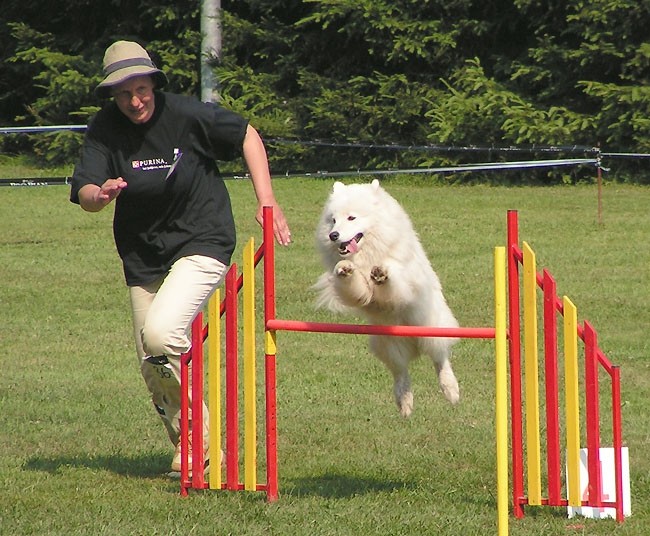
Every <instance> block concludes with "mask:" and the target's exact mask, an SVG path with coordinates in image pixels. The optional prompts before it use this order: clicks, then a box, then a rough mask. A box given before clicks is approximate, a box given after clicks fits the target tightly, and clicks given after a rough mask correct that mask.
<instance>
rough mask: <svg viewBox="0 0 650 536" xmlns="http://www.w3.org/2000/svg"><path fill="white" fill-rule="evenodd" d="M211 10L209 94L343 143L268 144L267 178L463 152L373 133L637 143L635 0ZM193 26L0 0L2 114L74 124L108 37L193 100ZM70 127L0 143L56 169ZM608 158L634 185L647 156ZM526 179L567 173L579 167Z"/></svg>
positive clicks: (110, 5) (265, 127) (287, 4)
mask: <svg viewBox="0 0 650 536" xmlns="http://www.w3.org/2000/svg"><path fill="white" fill-rule="evenodd" d="M222 7H223V12H222V24H223V54H222V57H221V58H220V61H219V62H218V65H215V73H216V79H217V80H218V81H219V88H218V89H219V92H220V94H221V97H222V101H223V104H224V105H226V106H229V107H232V108H234V109H236V110H238V111H240V112H242V113H243V114H245V115H246V116H248V117H250V118H251V120H252V121H253V122H254V123H255V124H256V126H258V127H259V130H260V131H261V132H262V133H263V135H264V136H265V137H266V138H267V139H289V140H328V141H335V142H354V143H356V144H357V146H356V147H354V148H353V149H345V148H340V147H334V146H332V147H328V148H327V149H324V148H323V147H314V146H307V145H300V144H288V143H277V144H272V145H271V150H270V154H271V157H272V165H273V167H274V169H275V170H276V171H278V172H281V171H282V172H283V171H285V170H286V171H298V170H310V171H312V170H316V169H328V170H340V169H359V168H361V169H364V168H365V169H367V168H371V167H383V168H387V167H401V166H409V167H414V166H424V165H440V164H453V163H458V162H462V161H468V160H471V159H476V158H477V156H476V155H470V156H467V153H460V152H454V151H447V152H441V151H424V150H415V149H413V150H410V151H404V150H401V151H397V150H384V151H380V150H376V149H375V148H369V147H368V145H371V144H397V145H400V146H413V147H421V146H426V145H448V146H466V145H475V146H481V147H490V146H493V147H502V146H510V145H517V146H520V147H527V146H539V145H543V146H544V145H553V146H560V147H564V146H574V145H579V146H585V147H593V146H596V145H598V144H600V145H601V146H602V147H603V148H606V150H608V151H612V152H619V151H624V152H650V113H649V112H650V88H649V87H648V78H649V76H650V39H649V38H648V34H647V30H646V28H647V27H648V24H649V23H650V2H649V1H648V0H642V1H631V0H590V1H589V2H585V1H584V0H565V1H556V0H549V1H546V2H543V1H541V0H480V1H479V0H302V1H299V0H223V1H222ZM200 37H201V36H200V19H199V2H198V1H191V0H175V1H169V0H159V1H153V0H139V1H134V2H121V1H118V0H113V1H98V2H90V1H88V0H68V1H66V2H47V3H46V2H41V1H35V0H22V1H20V2H19V1H17V0H4V1H3V9H2V11H1V12H0V57H1V60H2V61H0V70H1V73H0V123H2V124H3V125H56V124H79V123H85V122H86V121H87V119H88V117H89V116H90V115H91V114H92V113H94V112H95V111H96V110H97V109H98V108H97V107H98V106H99V105H100V104H101V103H98V102H97V100H96V99H95V97H94V96H93V93H92V89H93V87H94V86H95V85H96V83H97V82H98V81H99V79H100V66H101V58H102V54H103V51H104V49H105V47H106V46H107V45H108V44H110V43H111V42H112V41H114V40H115V39H120V38H127V39H133V40H137V41H139V42H141V43H142V44H143V45H145V46H147V48H148V49H149V50H150V51H151V52H152V53H153V55H154V57H155V59H156V61H157V62H158V63H159V64H160V65H161V67H163V68H164V69H165V71H166V72H167V73H168V75H169V78H170V86H171V89H172V90H174V91H179V92H183V93H191V94H196V95H199V94H200V92H199V87H198V84H199V59H200V57H199V50H200V46H199V43H200ZM79 138H80V135H79V134H74V133H63V132H59V133H53V134H48V135H39V136H30V137H25V136H17V137H6V136H5V137H4V138H2V149H3V150H4V151H6V152H10V151H12V150H16V151H29V152H30V153H31V154H34V155H35V156H36V157H37V158H40V159H42V160H45V161H48V162H59V161H66V162H69V161H71V160H73V159H74V155H75V154H76V151H77V150H78V144H79ZM493 156H494V155H493ZM497 157H499V156H498V154H497ZM478 158H486V155H482V156H479V157H478ZM617 169H618V170H619V175H620V176H621V177H620V178H623V177H634V179H633V180H639V181H645V180H646V179H645V178H644V177H645V176H646V172H645V170H644V168H643V164H636V163H634V162H625V163H622V164H620V163H617ZM540 173H542V172H540ZM562 173H564V174H565V175H562ZM587 175H588V176H589V175H593V171H589V172H588V173H587ZM534 176H535V179H536V180H540V179H542V180H550V181H559V180H564V181H575V180H580V179H581V176H580V172H579V171H573V172H569V171H563V172H558V171H544V172H543V173H542V174H539V173H538V174H537V175H534Z"/></svg>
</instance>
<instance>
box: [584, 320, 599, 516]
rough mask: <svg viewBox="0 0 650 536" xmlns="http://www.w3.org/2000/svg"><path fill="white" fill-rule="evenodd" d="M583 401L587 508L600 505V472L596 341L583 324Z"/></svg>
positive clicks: (588, 328)
mask: <svg viewBox="0 0 650 536" xmlns="http://www.w3.org/2000/svg"><path fill="white" fill-rule="evenodd" d="M583 332H584V342H585V393H586V395H585V401H586V406H587V411H586V416H587V423H586V424H587V472H588V473H589V506H595V507H600V506H601V505H602V493H601V491H602V478H601V471H600V408H599V396H598V341H597V338H596V331H595V330H594V328H593V327H592V326H591V324H590V323H589V322H587V321H585V323H584V330H583Z"/></svg>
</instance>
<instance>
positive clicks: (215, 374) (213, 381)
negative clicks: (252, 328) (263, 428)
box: [208, 289, 221, 490]
mask: <svg viewBox="0 0 650 536" xmlns="http://www.w3.org/2000/svg"><path fill="white" fill-rule="evenodd" d="M220 308H221V292H220V290H219V289H217V290H215V292H214V294H213V295H212V296H211V297H210V300H209V301H208V411H209V417H208V419H209V425H210V440H209V441H210V444H209V448H210V457H211V458H212V463H210V466H209V474H208V480H209V486H210V489H213V490H214V489H221V315H220Z"/></svg>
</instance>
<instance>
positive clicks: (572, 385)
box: [563, 296, 581, 507]
mask: <svg viewBox="0 0 650 536" xmlns="http://www.w3.org/2000/svg"><path fill="white" fill-rule="evenodd" d="M563 304H564V377H565V379H564V381H565V398H566V400H565V404H566V427H567V430H566V438H567V439H566V441H567V486H568V491H567V498H568V500H569V506H573V507H579V506H580V505H581V497H580V400H579V396H578V311H577V309H576V306H575V305H574V304H573V303H572V302H571V300H570V299H569V298H567V297H566V296H564V298H563Z"/></svg>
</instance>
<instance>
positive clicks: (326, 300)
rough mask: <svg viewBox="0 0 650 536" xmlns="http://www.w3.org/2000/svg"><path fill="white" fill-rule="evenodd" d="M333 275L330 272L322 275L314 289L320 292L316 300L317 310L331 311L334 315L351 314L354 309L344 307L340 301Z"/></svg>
mask: <svg viewBox="0 0 650 536" xmlns="http://www.w3.org/2000/svg"><path fill="white" fill-rule="evenodd" d="M331 278H332V275H331V274H330V273H328V272H325V273H324V274H322V275H321V276H320V277H319V278H318V281H316V283H315V284H314V285H313V286H312V289H313V290H315V291H316V292H318V296H317V298H316V308H317V309H329V310H330V311H332V312H334V313H350V312H352V308H351V307H348V306H347V305H344V304H343V303H342V302H341V300H340V299H339V297H338V295H337V294H336V292H334V287H333V285H332V280H331Z"/></svg>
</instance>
